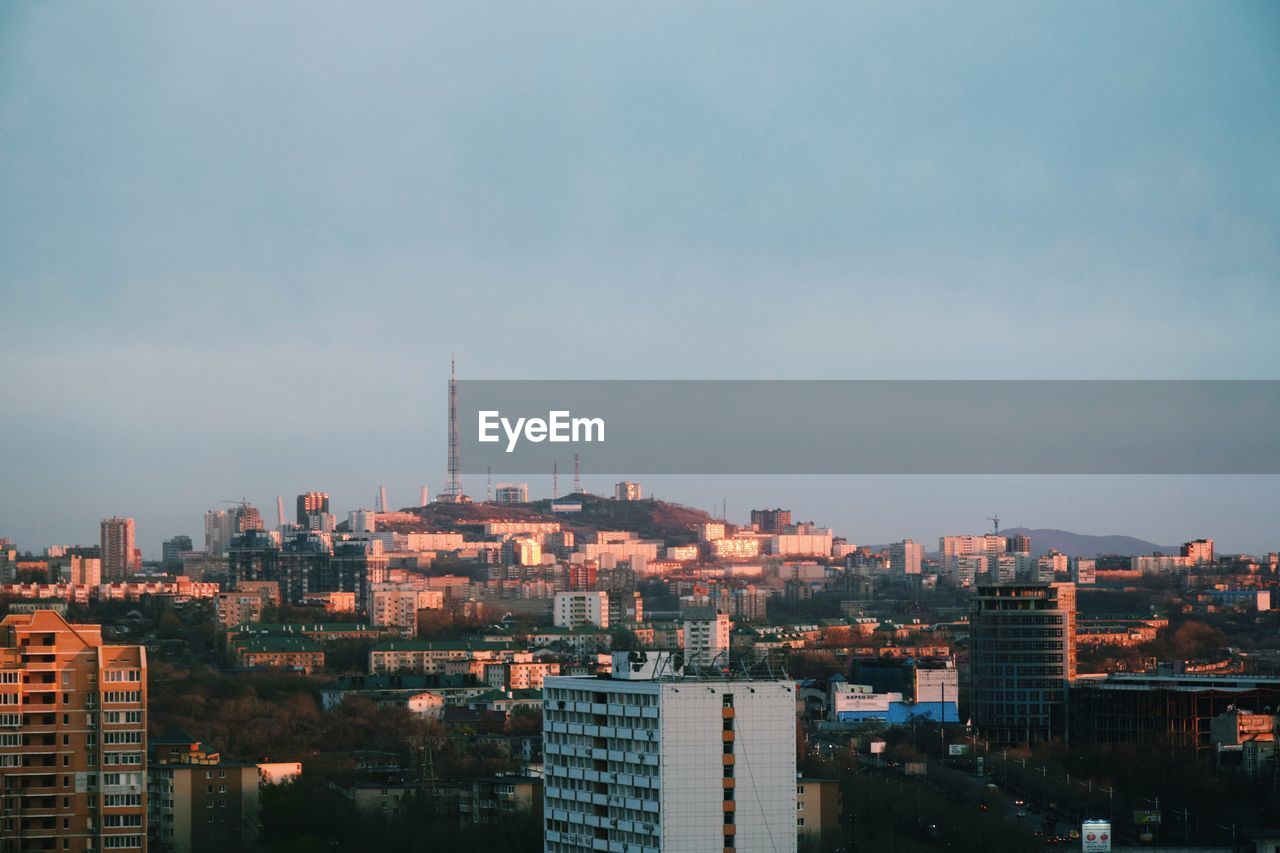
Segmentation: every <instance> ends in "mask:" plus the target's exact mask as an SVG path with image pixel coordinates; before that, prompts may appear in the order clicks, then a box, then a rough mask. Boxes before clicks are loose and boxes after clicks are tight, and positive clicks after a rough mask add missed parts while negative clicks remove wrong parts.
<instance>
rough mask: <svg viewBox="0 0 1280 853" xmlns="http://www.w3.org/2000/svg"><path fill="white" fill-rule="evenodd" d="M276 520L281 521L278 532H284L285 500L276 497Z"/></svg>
mask: <svg viewBox="0 0 1280 853" xmlns="http://www.w3.org/2000/svg"><path fill="white" fill-rule="evenodd" d="M276 518H278V519H279V520H280V526H279V527H277V528H276V529H277V530H284V498H282V497H280V496H279V495H276Z"/></svg>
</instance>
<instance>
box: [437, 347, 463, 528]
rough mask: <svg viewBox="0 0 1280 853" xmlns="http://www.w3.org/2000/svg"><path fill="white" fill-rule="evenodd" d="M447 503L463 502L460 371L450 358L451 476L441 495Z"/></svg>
mask: <svg viewBox="0 0 1280 853" xmlns="http://www.w3.org/2000/svg"><path fill="white" fill-rule="evenodd" d="M441 497H442V498H443V499H444V501H445V502H446V503H461V502H462V460H461V456H460V454H459V452H458V372H457V362H456V361H455V360H454V359H452V358H450V359H449V477H448V479H447V480H446V481H445V487H444V492H443V494H442V495H441Z"/></svg>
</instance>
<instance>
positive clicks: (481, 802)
mask: <svg viewBox="0 0 1280 853" xmlns="http://www.w3.org/2000/svg"><path fill="white" fill-rule="evenodd" d="M453 789H454V792H455V794H456V796H457V798H458V822H459V823H460V824H463V825H466V824H474V823H486V824H494V823H504V822H507V821H510V820H511V819H512V818H514V817H516V816H517V815H526V814H531V815H538V816H540V815H541V814H542V780H541V779H538V778H535V777H533V776H519V775H515V774H505V773H499V774H497V775H496V776H484V777H481V778H478V779H458V780H457V781H455V782H454V783H453Z"/></svg>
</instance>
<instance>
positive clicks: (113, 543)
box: [101, 516, 141, 581]
mask: <svg viewBox="0 0 1280 853" xmlns="http://www.w3.org/2000/svg"><path fill="white" fill-rule="evenodd" d="M101 535H102V538H101V554H102V578H103V580H106V581H119V580H124V579H125V578H127V577H128V576H129V575H132V574H133V573H134V572H136V571H138V569H140V568H141V565H139V561H138V560H137V559H136V555H135V553H134V549H135V545H134V524H133V519H132V518H122V517H120V516H112V517H111V518H104V519H102V531H101Z"/></svg>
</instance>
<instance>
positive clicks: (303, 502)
mask: <svg viewBox="0 0 1280 853" xmlns="http://www.w3.org/2000/svg"><path fill="white" fill-rule="evenodd" d="M297 508H298V526H299V527H310V526H311V516H313V515H328V513H329V495H328V493H326V492H305V493H303V494H301V495H298V507H297Z"/></svg>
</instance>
